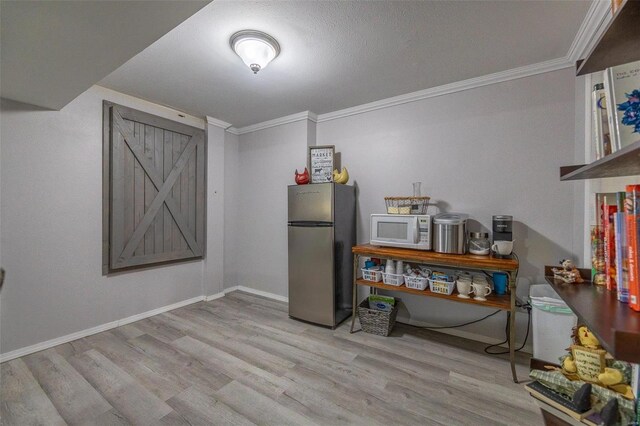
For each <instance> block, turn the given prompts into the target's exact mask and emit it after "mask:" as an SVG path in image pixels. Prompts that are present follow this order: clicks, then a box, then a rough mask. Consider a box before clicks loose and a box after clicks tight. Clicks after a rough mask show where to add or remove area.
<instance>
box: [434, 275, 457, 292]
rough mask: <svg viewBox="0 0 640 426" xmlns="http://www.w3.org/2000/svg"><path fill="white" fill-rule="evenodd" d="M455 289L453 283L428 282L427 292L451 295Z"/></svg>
mask: <svg viewBox="0 0 640 426" xmlns="http://www.w3.org/2000/svg"><path fill="white" fill-rule="evenodd" d="M455 287H456V282H455V281H440V280H432V279H430V280H429V290H431V291H432V292H434V293H440V294H447V295H450V294H451V293H453V289H454V288H455Z"/></svg>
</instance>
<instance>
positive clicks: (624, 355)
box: [531, 0, 640, 426]
mask: <svg viewBox="0 0 640 426" xmlns="http://www.w3.org/2000/svg"><path fill="white" fill-rule="evenodd" d="M638 22H640V1H637V0H626V1H624V2H623V3H622V5H621V6H620V8H619V9H618V11H617V12H616V13H615V14H614V15H613V17H612V19H611V21H610V22H609V24H608V26H607V28H605V30H604V31H603V33H602V35H601V36H600V38H599V39H598V41H597V43H596V44H595V46H594V47H593V48H592V49H591V51H590V52H589V53H588V54H587V55H586V57H585V58H584V59H583V60H580V61H578V62H577V63H576V75H578V76H580V75H585V74H590V73H594V72H597V71H603V70H604V69H606V68H609V67H613V66H617V65H622V64H625V63H629V62H634V61H637V60H640V25H638ZM636 175H640V141H636V142H634V143H632V144H631V145H629V146H626V147H624V148H623V149H621V150H619V151H616V152H615V153H612V154H610V155H608V156H606V157H604V158H602V159H600V160H597V161H594V162H593V163H590V164H579V165H573V166H565V167H561V168H560V180H561V181H570V180H585V179H599V178H608V177H622V176H636ZM586 272H587V271H584V273H585V274H586ZM581 273H583V270H581ZM545 275H546V276H547V278H546V279H547V282H549V283H550V284H551V286H552V287H553V289H554V290H555V291H556V293H557V294H558V295H559V296H560V297H561V298H562V299H563V300H564V301H565V302H566V303H567V305H568V306H569V307H570V308H571V310H573V312H574V313H575V314H576V315H577V317H578V319H579V321H580V323H584V324H586V325H587V327H589V329H590V330H591V331H592V332H593V333H594V334H595V335H596V336H597V337H598V339H599V340H600V343H601V344H602V346H603V347H604V348H605V349H606V350H607V351H609V352H610V353H611V354H612V355H613V356H614V357H615V358H619V359H622V360H625V361H630V362H635V363H639V362H640V312H635V311H633V310H631V309H630V308H629V307H628V306H627V305H626V304H623V303H620V302H618V300H617V297H616V293H615V292H610V291H606V290H605V289H602V288H599V287H598V286H595V285H593V284H592V283H583V284H564V283H561V282H558V281H557V280H555V279H553V277H549V275H550V267H547V268H546V271H545ZM531 367H532V368H538V369H539V368H540V366H534V365H533V364H532V366H531ZM536 403H537V404H538V405H539V407H540V409H541V410H542V414H543V419H544V422H545V425H547V426H550V425H574V424H582V423H579V422H577V421H576V420H575V419H572V418H570V417H569V416H566V415H564V413H562V412H560V411H558V410H556V409H554V408H553V407H552V406H551V405H549V404H547V403H545V402H542V401H539V400H536ZM584 423H586V422H584Z"/></svg>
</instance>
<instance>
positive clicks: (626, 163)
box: [560, 2, 640, 181]
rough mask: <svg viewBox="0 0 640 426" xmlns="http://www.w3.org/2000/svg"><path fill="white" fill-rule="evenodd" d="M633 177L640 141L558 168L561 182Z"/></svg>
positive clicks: (638, 166) (639, 167)
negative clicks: (597, 156)
mask: <svg viewBox="0 0 640 426" xmlns="http://www.w3.org/2000/svg"><path fill="white" fill-rule="evenodd" d="M638 3H640V2H638ZM638 26H639V27H640V25H638ZM634 175H640V140H638V141H635V142H634V143H632V144H631V145H628V146H625V147H624V148H622V149H621V150H619V151H616V152H614V153H613V154H609V155H607V156H606V157H603V158H601V159H599V160H597V161H594V162H593V163H591V164H581V165H577V166H565V167H560V180H563V181H564V180H582V179H598V178H607V177H616V176H634Z"/></svg>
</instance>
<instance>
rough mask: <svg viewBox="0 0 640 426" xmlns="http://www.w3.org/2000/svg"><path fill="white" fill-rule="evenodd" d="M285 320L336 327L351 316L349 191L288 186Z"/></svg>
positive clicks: (352, 207)
mask: <svg viewBox="0 0 640 426" xmlns="http://www.w3.org/2000/svg"><path fill="white" fill-rule="evenodd" d="M288 225H289V226H288V230H289V316H290V317H292V318H296V319H300V320H303V321H308V322H311V323H315V324H320V325H325V326H329V327H334V328H335V327H336V326H337V325H338V324H340V323H341V322H342V321H343V320H345V319H346V318H347V317H349V315H351V303H352V302H351V297H352V294H353V293H352V281H351V280H352V277H353V273H354V271H353V260H352V259H353V257H352V255H351V247H352V246H353V245H355V243H356V193H355V187H353V186H347V185H340V184H334V183H318V184H310V185H291V186H289V222H288Z"/></svg>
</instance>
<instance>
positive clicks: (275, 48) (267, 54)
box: [229, 30, 280, 74]
mask: <svg viewBox="0 0 640 426" xmlns="http://www.w3.org/2000/svg"><path fill="white" fill-rule="evenodd" d="M229 45H231V48H232V49H233V51H234V52H236V54H237V55H238V56H240V58H241V59H242V61H243V62H244V63H245V64H247V66H248V67H249V68H251V71H253V73H254V74H257V73H258V71H260V70H261V69H263V68H266V67H267V65H268V64H269V62H271V61H272V60H273V59H274V58H275V57H276V56H278V55H279V54H280V45H279V44H278V42H277V41H276V39H275V38H273V37H271V36H270V35H269V34H265V33H263V32H261V31H255V30H242V31H238V32H237V33H235V34H234V35H232V36H231V38H230V39H229Z"/></svg>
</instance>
